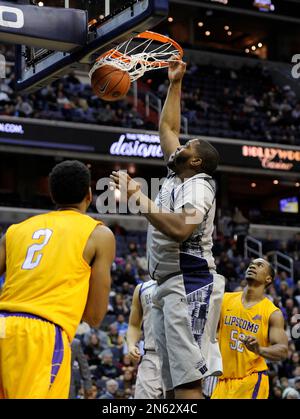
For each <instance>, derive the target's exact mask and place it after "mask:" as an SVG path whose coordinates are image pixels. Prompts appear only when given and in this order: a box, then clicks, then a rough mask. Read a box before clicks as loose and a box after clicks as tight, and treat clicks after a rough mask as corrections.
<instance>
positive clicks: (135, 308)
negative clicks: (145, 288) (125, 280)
mask: <svg viewBox="0 0 300 419" xmlns="http://www.w3.org/2000/svg"><path fill="white" fill-rule="evenodd" d="M141 286H142V285H141V284H139V285H137V286H136V288H135V290H134V294H133V298H132V305H131V310H130V316H129V324H128V330H127V334H126V340H127V345H128V352H129V355H130V358H131V359H132V360H133V361H135V362H139V361H140V358H141V354H140V351H139V349H138V347H137V346H136V345H137V343H138V342H139V340H140V337H141V328H142V321H143V310H142V306H141V302H140V297H139V293H140V289H141Z"/></svg>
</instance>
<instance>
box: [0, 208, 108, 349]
mask: <svg viewBox="0 0 300 419" xmlns="http://www.w3.org/2000/svg"><path fill="white" fill-rule="evenodd" d="M98 224H102V223H101V222H99V221H95V220H94V219H92V218H91V217H89V216H87V215H84V214H82V213H80V212H77V211H73V210H67V211H55V212H50V213H46V214H42V215H38V216H35V217H32V218H29V219H28V220H26V221H24V222H22V223H20V224H15V225H12V226H10V227H9V229H8V230H7V233H6V279H5V284H4V288H3V291H2V294H1V296H0V310H2V311H5V310H7V311H13V312H25V313H31V314H35V315H37V316H40V317H43V318H44V319H47V320H49V321H51V322H53V323H55V324H57V325H59V326H61V327H62V329H63V330H65V331H66V333H67V335H68V337H69V339H70V341H71V340H72V339H73V337H74V335H75V332H76V328H77V326H78V324H79V322H80V320H81V318H82V315H83V312H84V309H85V305H86V301H87V296H88V291H89V279H90V274H91V267H90V266H89V265H88V263H87V262H86V261H85V260H84V258H83V252H84V249H85V246H86V244H87V241H88V238H89V236H90V235H91V233H92V232H93V230H94V229H95V227H96V226H97V225H98Z"/></svg>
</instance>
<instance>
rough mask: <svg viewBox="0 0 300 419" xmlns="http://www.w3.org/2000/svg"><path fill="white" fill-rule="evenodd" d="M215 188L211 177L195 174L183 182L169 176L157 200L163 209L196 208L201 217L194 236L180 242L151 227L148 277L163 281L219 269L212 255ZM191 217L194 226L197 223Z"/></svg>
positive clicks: (148, 244)
mask: <svg viewBox="0 0 300 419" xmlns="http://www.w3.org/2000/svg"><path fill="white" fill-rule="evenodd" d="M215 195H216V188H215V182H214V180H213V179H212V178H211V176H208V175H206V174H205V173H200V174H198V175H195V176H193V177H191V178H189V179H187V180H185V181H184V182H182V181H181V179H180V178H179V177H178V176H177V175H176V174H175V173H174V172H169V175H168V177H167V178H166V180H165V182H164V183H163V185H162V188H161V190H160V192H159V194H158V196H157V198H156V200H155V202H156V204H157V206H158V207H159V208H160V209H162V210H163V209H166V210H167V211H168V212H175V213H176V212H180V211H181V210H182V209H183V208H184V209H185V210H191V211H192V210H194V209H197V210H198V211H199V213H200V215H201V217H200V218H199V219H197V221H196V223H197V224H198V226H197V227H196V229H195V230H194V232H193V234H192V235H191V236H190V237H189V238H188V239H187V240H186V241H185V242H183V243H179V242H177V241H175V240H173V239H171V238H169V237H167V236H166V235H164V234H163V233H161V232H160V231H159V230H157V229H156V228H155V227H153V226H152V225H151V224H149V228H148V237H147V256H148V268H149V274H150V276H151V278H152V279H155V280H158V281H159V280H160V279H165V278H167V277H172V276H175V275H179V274H183V275H184V274H185V273H188V274H190V273H197V274H199V273H200V274H203V275H204V276H205V275H209V274H210V273H214V272H215V269H216V266H215V261H214V258H213V255H212V251H211V249H212V245H213V242H212V234H213V229H214V217H215V211H216V202H215ZM190 218H191V223H193V224H194V223H195V220H194V219H193V218H192V217H190Z"/></svg>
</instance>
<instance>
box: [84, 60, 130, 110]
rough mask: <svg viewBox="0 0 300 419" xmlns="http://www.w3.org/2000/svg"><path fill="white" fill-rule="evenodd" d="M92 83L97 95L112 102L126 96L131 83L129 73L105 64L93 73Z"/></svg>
mask: <svg viewBox="0 0 300 419" xmlns="http://www.w3.org/2000/svg"><path fill="white" fill-rule="evenodd" d="M91 83H92V89H93V92H94V93H95V95H97V96H98V97H99V98H100V99H103V100H107V101H109V102H112V101H115V100H121V99H123V98H124V97H125V96H126V94H127V93H128V90H129V88H130V83H131V82H130V76H129V74H128V72H127V71H124V70H119V69H118V68H116V67H114V66H111V65H109V64H105V65H103V66H101V67H99V68H97V69H96V70H95V71H94V72H93V74H92V76H91Z"/></svg>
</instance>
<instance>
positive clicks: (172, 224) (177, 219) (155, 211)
mask: <svg viewBox="0 0 300 419" xmlns="http://www.w3.org/2000/svg"><path fill="white" fill-rule="evenodd" d="M139 204H140V210H141V212H142V214H143V215H144V216H145V217H146V218H147V220H148V221H149V222H150V223H151V224H152V225H153V226H154V227H155V228H157V230H159V231H160V232H161V233H163V234H165V235H166V236H168V237H170V238H171V239H173V240H176V241H179V242H181V241H183V240H184V239H185V238H186V237H185V236H186V234H185V223H184V219H183V217H182V216H181V214H174V213H171V212H162V211H160V210H159V208H158V207H157V205H156V204H155V203H154V202H153V201H151V200H150V199H149V198H148V197H147V196H146V195H144V194H140V198H139Z"/></svg>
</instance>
